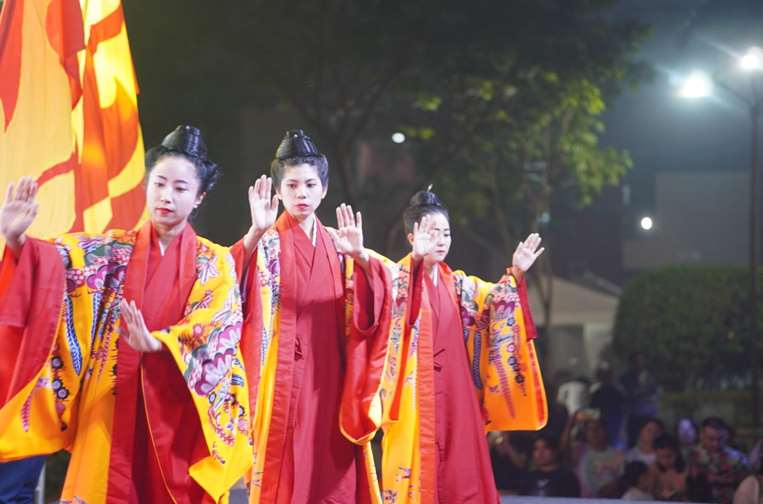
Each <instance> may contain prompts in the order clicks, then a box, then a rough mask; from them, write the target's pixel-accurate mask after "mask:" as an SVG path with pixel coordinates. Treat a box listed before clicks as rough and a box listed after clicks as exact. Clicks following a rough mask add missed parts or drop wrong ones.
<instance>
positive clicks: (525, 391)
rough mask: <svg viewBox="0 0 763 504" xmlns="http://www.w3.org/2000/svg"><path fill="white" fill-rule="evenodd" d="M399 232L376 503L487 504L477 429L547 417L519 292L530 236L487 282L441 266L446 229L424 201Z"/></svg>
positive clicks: (531, 250)
mask: <svg viewBox="0 0 763 504" xmlns="http://www.w3.org/2000/svg"><path fill="white" fill-rule="evenodd" d="M404 223H405V228H406V230H407V232H408V233H409V234H408V240H409V241H410V242H411V244H412V245H413V253H412V254H410V255H409V256H407V257H406V258H404V259H403V260H401V261H400V263H399V264H400V265H401V266H402V269H401V272H400V274H401V275H404V276H407V277H408V278H410V281H411V288H410V293H411V294H410V297H409V299H408V300H406V301H405V302H404V303H399V302H397V301H396V302H395V304H394V306H393V316H392V318H393V322H392V328H391V336H390V339H391V342H390V347H391V348H397V349H398V351H397V353H395V352H390V357H389V358H388V359H389V361H388V362H389V364H388V369H389V370H390V373H389V376H391V377H392V378H393V379H390V380H388V381H387V382H386V383H385V385H384V387H383V389H382V391H381V396H382V398H383V400H384V401H385V404H386V406H387V407H386V408H385V410H386V415H385V422H384V425H383V427H384V438H383V440H382V446H383V449H382V454H383V455H382V456H383V461H382V489H383V491H382V494H383V497H384V502H385V503H387V502H389V503H398V504H399V503H459V504H463V503H474V504H477V503H479V504H485V503H497V502H498V501H499V497H498V493H497V490H496V487H495V482H494V479H493V472H492V467H491V462H490V456H489V454H488V447H487V442H486V436H485V434H486V430H509V429H523V430H529V429H539V428H541V427H542V426H543V425H544V424H545V422H546V416H547V413H546V402H545V396H544V393H543V382H542V379H541V376H540V370H539V368H538V362H537V358H536V355H535V350H534V346H533V342H532V339H533V337H534V335H535V331H534V326H533V323H532V318H531V315H530V309H529V306H528V303H527V294H526V290H525V284H524V273H525V271H527V269H528V268H530V266H532V264H533V263H534V262H535V260H536V259H537V258H538V256H539V255H540V254H541V253H542V252H543V249H539V246H540V237H539V236H538V235H536V234H532V235H530V236H529V237H528V238H527V240H525V242H522V243H520V244H519V246H518V247H517V250H516V251H515V252H514V256H513V263H512V266H511V267H509V268H508V269H507V271H506V275H504V277H503V278H501V280H500V281H499V282H498V283H496V284H492V283H488V282H484V281H482V280H480V279H479V278H476V277H470V276H467V275H466V274H464V273H463V272H461V271H452V270H451V269H450V268H449V267H448V266H447V264H446V263H445V258H446V257H447V255H448V251H449V250H450V245H451V232H450V222H449V217H448V211H447V209H446V208H445V207H444V206H443V205H442V203H441V202H440V200H439V198H438V197H437V196H436V195H435V194H434V193H432V192H429V191H421V192H419V193H417V194H416V195H414V196H413V198H412V199H411V205H410V207H409V208H408V209H407V210H406V211H405V213H404ZM420 251H426V252H425V253H422V252H420ZM422 283H423V285H422ZM398 293H399V294H402V293H403V291H402V290H400V291H399V292H398ZM401 299H402V298H401ZM393 369H394V372H392V370H393Z"/></svg>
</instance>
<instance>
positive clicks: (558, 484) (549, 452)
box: [519, 434, 580, 497]
mask: <svg viewBox="0 0 763 504" xmlns="http://www.w3.org/2000/svg"><path fill="white" fill-rule="evenodd" d="M532 464H533V467H534V469H533V470H532V471H529V472H528V473H527V474H525V475H524V477H523V478H522V482H521V485H520V491H519V494H520V495H532V496H536V497H580V483H578V478H577V477H576V476H575V473H573V472H572V471H570V470H569V469H567V468H566V467H562V466H561V464H560V460H559V443H558V441H557V440H556V438H554V437H552V436H549V435H547V434H540V435H539V436H538V437H537V438H536V439H535V443H534V444H533V457H532Z"/></svg>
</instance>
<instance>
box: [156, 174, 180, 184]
mask: <svg viewBox="0 0 763 504" xmlns="http://www.w3.org/2000/svg"><path fill="white" fill-rule="evenodd" d="M156 178H160V179H162V180H164V181H167V180H168V179H167V177H165V176H164V175H158V174H157V175H156ZM172 182H173V183H174V184H178V183H180V184H188V181H187V180H185V179H177V180H173V181H172Z"/></svg>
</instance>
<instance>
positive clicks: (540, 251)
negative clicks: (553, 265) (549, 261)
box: [533, 248, 546, 259]
mask: <svg viewBox="0 0 763 504" xmlns="http://www.w3.org/2000/svg"><path fill="white" fill-rule="evenodd" d="M544 250H546V249H545V248H541V249H540V250H539V251H537V252H536V253H535V254H534V255H533V257H534V259H537V258H539V257H540V255H541V254H542V253H543V251H544Z"/></svg>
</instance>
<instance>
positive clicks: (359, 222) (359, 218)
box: [355, 212, 363, 231]
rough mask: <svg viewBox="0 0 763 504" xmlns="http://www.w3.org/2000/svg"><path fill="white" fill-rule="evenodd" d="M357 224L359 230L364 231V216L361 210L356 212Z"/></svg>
mask: <svg viewBox="0 0 763 504" xmlns="http://www.w3.org/2000/svg"><path fill="white" fill-rule="evenodd" d="M355 224H356V225H357V226H358V231H363V216H362V215H360V212H356V213H355Z"/></svg>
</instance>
